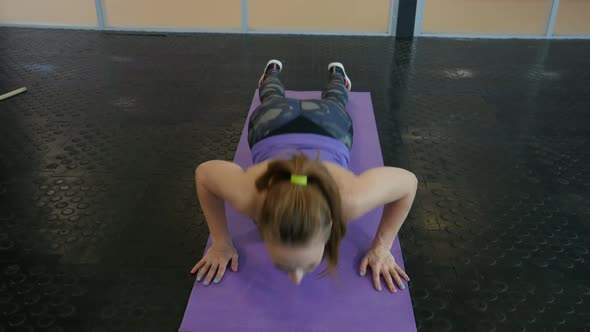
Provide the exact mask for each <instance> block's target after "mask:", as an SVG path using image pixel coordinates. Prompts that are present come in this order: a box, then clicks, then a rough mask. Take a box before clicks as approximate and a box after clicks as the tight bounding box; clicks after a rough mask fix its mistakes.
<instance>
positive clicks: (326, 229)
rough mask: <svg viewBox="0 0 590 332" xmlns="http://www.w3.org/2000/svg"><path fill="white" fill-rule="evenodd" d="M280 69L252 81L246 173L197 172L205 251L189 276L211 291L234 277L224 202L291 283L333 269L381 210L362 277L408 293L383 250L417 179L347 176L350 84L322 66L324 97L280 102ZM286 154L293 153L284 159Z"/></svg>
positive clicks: (386, 170)
mask: <svg viewBox="0 0 590 332" xmlns="http://www.w3.org/2000/svg"><path fill="white" fill-rule="evenodd" d="M281 69H282V63H281V62H280V61H278V60H271V61H269V62H268V64H267V66H266V68H265V71H264V73H263V75H262V77H261V78H260V81H259V88H260V100H261V103H262V104H261V105H260V106H259V107H258V108H257V109H256V110H255V111H254V113H253V114H252V116H251V118H250V121H249V126H248V141H249V144H250V147H251V150H252V157H253V163H254V164H253V166H252V167H250V168H249V169H247V170H243V169H242V168H241V167H240V166H238V165H237V164H234V163H231V162H227V161H221V160H212V161H208V162H205V163H203V164H201V165H199V166H198V167H197V170H196V172H195V175H196V186H197V193H198V196H199V201H200V204H201V207H202V209H203V212H204V214H205V218H206V220H207V224H208V226H209V231H210V233H211V240H212V246H211V247H210V248H209V249H208V250H207V252H206V253H205V255H204V256H203V258H202V259H201V260H200V261H199V262H198V263H197V264H196V265H195V266H194V267H193V269H192V270H191V273H192V274H195V273H197V280H198V281H203V284H204V285H209V284H210V283H211V281H213V283H219V282H220V281H221V278H222V277H223V275H224V273H225V270H226V267H227V265H228V263H231V264H230V265H231V269H232V270H233V271H234V272H236V271H237V270H238V254H237V252H236V249H235V247H234V245H233V243H232V239H231V236H230V234H229V232H228V228H227V222H226V219H225V211H224V202H225V201H227V202H228V203H230V204H231V205H232V206H233V207H234V208H235V209H236V210H237V211H239V212H240V213H242V214H244V215H245V216H247V217H249V218H251V219H253V220H254V221H255V222H256V224H257V225H258V229H259V231H260V235H261V238H262V239H263V241H264V243H265V244H266V247H267V249H268V252H269V255H270V258H271V259H272V261H273V263H274V264H275V266H276V267H277V268H278V269H280V270H282V271H284V272H286V273H288V274H289V277H290V279H291V280H292V281H293V282H294V283H295V284H299V283H300V282H301V280H302V278H303V276H304V275H305V274H306V273H309V272H311V271H313V270H314V269H315V268H316V267H317V266H318V265H319V264H320V262H321V261H322V259H323V258H325V259H326V260H327V263H328V271H329V272H333V271H334V269H335V267H336V264H337V263H338V250H339V247H340V242H341V240H342V238H343V237H344V235H345V233H346V225H347V224H348V223H349V222H351V221H352V220H355V219H357V218H359V217H360V216H362V215H364V214H365V213H367V212H369V211H370V210H372V209H374V208H376V207H379V206H384V210H383V216H382V220H381V223H380V225H379V228H378V231H377V234H376V235H375V238H374V240H373V243H372V246H371V249H370V250H369V251H368V252H367V253H366V255H365V256H364V258H363V259H362V261H361V264H360V267H359V274H360V276H364V275H365V273H366V270H367V267H370V268H371V270H372V275H373V282H374V285H375V288H376V289H377V290H381V280H380V277H381V276H382V277H383V279H384V280H385V283H386V285H387V288H388V289H389V290H390V291H391V292H397V288H400V289H405V285H404V282H403V281H402V278H403V279H405V280H406V281H409V278H408V276H407V275H406V273H405V272H404V271H403V270H402V269H401V268H400V267H399V266H398V265H397V263H396V262H395V259H394V258H393V256H392V255H391V252H390V249H391V246H392V245H393V241H394V239H395V236H396V234H397V233H398V231H399V229H400V227H401V226H402V224H403V222H404V220H405V218H406V216H407V214H408V212H409V210H410V208H411V206H412V202H413V201H414V196H415V194H416V186H417V180H416V177H415V176H414V174H412V173H410V172H408V171H406V170H402V169H399V168H393V167H378V168H374V169H370V170H368V171H366V172H364V173H363V174H361V175H359V176H357V175H355V174H354V173H352V172H351V171H349V170H348V160H349V153H350V148H351V145H352V136H353V132H352V119H351V117H350V115H349V114H348V113H347V112H346V110H345V107H346V103H347V102H348V92H349V91H350V88H351V81H350V79H349V77H348V76H347V75H346V72H345V70H344V66H343V65H342V64H341V63H331V64H330V65H329V66H328V72H329V75H330V81H329V83H328V85H327V87H326V89H325V90H324V92H323V93H322V98H321V100H296V99H290V98H285V92H284V87H283V85H282V83H281V81H280V79H279V74H280V72H281ZM289 151H291V152H296V153H294V154H293V153H292V154H291V155H290V156H289V155H288V154H285V152H289Z"/></svg>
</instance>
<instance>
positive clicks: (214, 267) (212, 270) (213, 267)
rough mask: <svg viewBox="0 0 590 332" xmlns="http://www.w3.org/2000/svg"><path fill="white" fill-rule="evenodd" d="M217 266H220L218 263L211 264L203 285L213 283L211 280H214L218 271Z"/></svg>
mask: <svg viewBox="0 0 590 332" xmlns="http://www.w3.org/2000/svg"><path fill="white" fill-rule="evenodd" d="M217 268H218V265H217V263H215V264H212V265H211V268H210V269H209V273H207V276H206V277H205V280H204V281H203V285H205V286H207V285H209V284H210V283H211V281H212V280H213V277H214V276H215V273H216V272H217Z"/></svg>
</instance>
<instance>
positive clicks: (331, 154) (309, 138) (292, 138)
mask: <svg viewBox="0 0 590 332" xmlns="http://www.w3.org/2000/svg"><path fill="white" fill-rule="evenodd" d="M318 151H319V153H320V160H322V161H329V162H333V163H335V164H338V165H340V166H342V167H344V168H348V161H349V159H350V151H348V147H347V146H346V145H345V144H344V143H342V142H340V141H338V140H336V139H333V138H331V137H327V136H322V135H316V134H281V135H276V136H270V137H267V138H265V139H263V140H261V141H260V142H258V143H256V144H254V146H253V147H252V161H253V162H254V163H255V164H257V163H259V162H262V161H265V160H269V159H289V158H290V156H292V155H293V154H296V153H298V152H303V153H305V154H306V155H307V156H308V157H309V158H311V159H315V158H316V156H317V154H318Z"/></svg>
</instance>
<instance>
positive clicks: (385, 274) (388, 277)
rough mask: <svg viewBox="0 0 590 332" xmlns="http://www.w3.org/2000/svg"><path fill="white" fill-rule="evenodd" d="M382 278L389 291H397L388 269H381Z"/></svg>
mask: <svg viewBox="0 0 590 332" xmlns="http://www.w3.org/2000/svg"><path fill="white" fill-rule="evenodd" d="M383 279H385V283H386V284H387V288H389V291H390V292H392V293H397V289H396V288H395V286H394V285H393V279H392V278H391V274H390V273H389V271H383Z"/></svg>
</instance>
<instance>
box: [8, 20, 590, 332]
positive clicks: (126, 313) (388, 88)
mask: <svg viewBox="0 0 590 332" xmlns="http://www.w3.org/2000/svg"><path fill="white" fill-rule="evenodd" d="M271 57H276V58H279V59H281V60H283V61H284V64H285V73H284V75H283V78H284V82H285V84H286V85H287V87H288V88H289V89H292V90H319V89H321V88H322V86H323V84H324V83H325V81H326V66H327V64H328V63H329V62H330V61H333V60H339V61H342V62H344V63H345V64H346V65H347V71H349V72H350V76H351V78H352V79H353V82H354V85H353V87H354V89H355V90H356V91H370V92H371V93H372V96H373V103H374V108H375V113H376V117H377V122H378V127H379V137H380V140H381V145H382V149H383V155H384V158H385V163H386V164H387V165H395V166H400V167H405V168H408V169H410V170H412V171H413V172H414V173H416V174H417V175H418V177H419V179H420V187H419V192H418V196H417V200H416V203H415V206H414V208H413V210H412V212H411V215H410V216H409V219H408V220H407V221H406V224H405V226H404V227H403V229H402V230H401V233H400V238H401V241H402V246H403V251H404V255H405V259H406V267H407V271H408V273H409V274H410V277H411V278H412V282H411V283H410V285H411V293H412V298H413V305H414V311H415V316H416V321H417V325H418V327H419V330H420V331H554V330H557V331H588V330H590V255H589V249H588V247H589V244H590V241H589V240H590V226H589V222H590V195H589V193H590V170H589V163H590V154H589V152H590V148H589V147H590V144H589V143H590V142H589V141H590V129H589V128H590V41H574V40H554V41H545V40H467V39H463V40H453V39H417V40H414V41H395V40H393V39H390V38H380V37H379V38H378V37H375V38H369V37H320V36H305V37H304V36H263V35H256V36H253V35H215V34H202V35H160V34H153V35H129V34H117V33H100V32H90V31H67V30H35V29H7V28H4V29H0V91H2V92H0V93H4V92H8V91H10V90H13V89H16V88H19V87H21V86H27V87H28V89H29V91H28V92H27V93H26V94H22V95H19V96H16V97H13V98H11V99H8V100H5V101H1V102H0V172H1V175H0V264H1V266H0V267H1V269H0V280H1V281H0V309H1V310H0V331H53V332H58V331H93V332H99V331H175V330H176V329H177V328H178V326H179V325H180V321H181V318H182V315H183V311H184V307H185V304H186V301H187V299H188V296H189V292H190V290H191V287H192V283H193V279H192V278H191V277H190V275H189V274H188V271H189V269H190V268H191V267H192V265H193V264H194V263H195V262H196V261H197V260H198V259H199V258H200V255H201V253H202V250H203V248H204V245H205V242H206V239H207V236H208V231H207V226H206V224H205V223H204V220H203V216H202V214H201V211H200V210H199V207H198V204H197V201H196V195H195V192H194V182H193V181H194V180H193V170H194V167H195V166H196V165H198V164H199V163H200V162H203V161H205V160H208V159H213V158H217V159H229V160H231V159H232V158H233V153H234V150H235V148H236V146H237V142H238V139H239V135H240V132H241V129H242V126H243V124H244V120H245V117H246V112H247V110H248V106H249V105H250V101H251V98H252V95H253V93H254V89H255V88H256V83H257V79H258V78H259V75H260V72H261V68H262V67H263V65H264V64H265V63H266V60H267V59H268V58H271ZM392 296H394V295H392ZM358 310H362V308H359V309H358ZM220 319H231V317H220ZM245 324H247V322H245ZM392 328H394V327H392Z"/></svg>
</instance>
